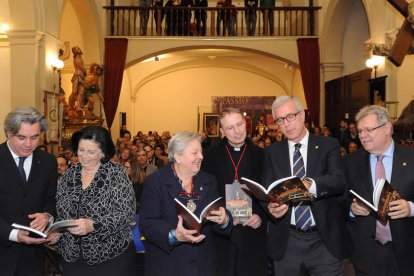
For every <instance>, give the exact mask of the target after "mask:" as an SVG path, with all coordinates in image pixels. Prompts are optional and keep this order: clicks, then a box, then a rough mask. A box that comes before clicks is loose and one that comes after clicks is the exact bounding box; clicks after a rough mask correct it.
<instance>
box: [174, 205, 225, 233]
mask: <svg viewBox="0 0 414 276" xmlns="http://www.w3.org/2000/svg"><path fill="white" fill-rule="evenodd" d="M220 199H221V197H219V198H216V199H215V200H213V201H212V202H210V203H209V204H208V205H207V206H206V207H204V209H203V210H202V211H201V213H200V217H197V216H196V215H195V214H194V213H193V212H191V211H190V210H189V209H188V208H187V206H185V205H184V204H182V203H181V202H180V201H179V200H178V199H176V198H174V200H175V210H176V211H177V215H179V216H181V217H182V219H183V224H184V227H185V228H186V229H189V230H197V233H196V236H198V235H200V234H201V225H202V223H203V222H204V221H205V220H206V217H208V216H209V215H210V213H211V211H213V210H214V211H215V210H218V209H219V208H220V206H221V204H220V202H219V201H220Z"/></svg>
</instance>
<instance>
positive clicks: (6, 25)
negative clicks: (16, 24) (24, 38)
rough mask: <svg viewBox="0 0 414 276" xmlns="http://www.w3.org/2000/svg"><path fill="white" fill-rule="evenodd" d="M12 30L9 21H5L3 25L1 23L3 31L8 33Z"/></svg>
mask: <svg viewBox="0 0 414 276" xmlns="http://www.w3.org/2000/svg"><path fill="white" fill-rule="evenodd" d="M9 30H10V25H9V24H7V23H4V24H3V25H1V31H2V32H3V33H7V32H8V31H9Z"/></svg>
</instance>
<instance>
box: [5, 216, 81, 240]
mask: <svg viewBox="0 0 414 276" xmlns="http://www.w3.org/2000/svg"><path fill="white" fill-rule="evenodd" d="M77 225H78V224H77V222H76V220H74V219H68V220H61V221H57V222H55V223H52V224H50V225H49V227H47V228H46V230H45V231H43V232H42V231H39V230H37V229H34V228H30V226H26V225H21V224H18V223H13V224H12V227H13V228H15V229H20V230H26V231H29V233H30V236H31V237H33V238H46V237H47V236H48V235H49V234H51V233H56V232H59V233H60V232H64V231H66V230H67V229H68V228H71V227H75V226H77Z"/></svg>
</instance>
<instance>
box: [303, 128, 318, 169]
mask: <svg viewBox="0 0 414 276" xmlns="http://www.w3.org/2000/svg"><path fill="white" fill-rule="evenodd" d="M320 148H321V147H320V145H319V143H318V142H317V141H315V137H314V136H313V135H312V134H309V140H308V153H307V160H306V175H307V176H309V177H312V175H315V169H316V166H319V164H318V162H317V159H318V155H319V151H320Z"/></svg>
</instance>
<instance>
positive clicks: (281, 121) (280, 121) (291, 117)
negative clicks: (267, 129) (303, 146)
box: [275, 111, 300, 126]
mask: <svg viewBox="0 0 414 276" xmlns="http://www.w3.org/2000/svg"><path fill="white" fill-rule="evenodd" d="M299 113H300V111H298V112H296V113H293V114H288V115H286V116H285V117H279V118H277V119H276V121H275V122H276V124H278V125H279V126H280V125H283V124H284V123H285V120H286V121H288V122H292V121H294V120H296V116H297V115H298V114H299Z"/></svg>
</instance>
